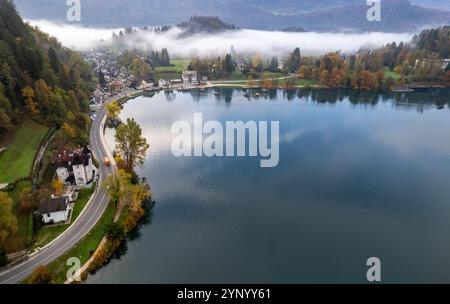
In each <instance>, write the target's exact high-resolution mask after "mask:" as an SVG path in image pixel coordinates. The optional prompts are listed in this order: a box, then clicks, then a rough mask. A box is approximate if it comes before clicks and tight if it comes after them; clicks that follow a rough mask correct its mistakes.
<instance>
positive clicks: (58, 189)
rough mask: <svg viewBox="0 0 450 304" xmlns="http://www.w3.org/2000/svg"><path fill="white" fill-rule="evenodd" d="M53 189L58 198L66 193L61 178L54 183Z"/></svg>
mask: <svg viewBox="0 0 450 304" xmlns="http://www.w3.org/2000/svg"><path fill="white" fill-rule="evenodd" d="M52 188H53V191H54V193H55V195H56V196H61V195H63V193H64V183H63V181H62V180H60V179H59V178H55V179H54V180H53V182H52Z"/></svg>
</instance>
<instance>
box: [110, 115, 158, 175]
mask: <svg viewBox="0 0 450 304" xmlns="http://www.w3.org/2000/svg"><path fill="white" fill-rule="evenodd" d="M115 138H116V143H117V151H118V153H119V154H120V155H121V156H122V158H123V159H124V161H125V164H126V171H127V172H129V173H131V172H132V171H133V169H134V167H136V166H142V165H143V164H144V160H145V155H146V153H147V150H148V148H149V147H150V146H149V145H148V144H147V140H146V139H145V137H143V136H142V129H141V127H140V126H139V125H138V124H137V122H136V121H135V120H134V118H131V119H130V118H128V119H127V123H126V124H122V125H120V126H119V127H118V128H117V132H116V136H115Z"/></svg>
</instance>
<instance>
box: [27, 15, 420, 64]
mask: <svg viewBox="0 0 450 304" xmlns="http://www.w3.org/2000/svg"><path fill="white" fill-rule="evenodd" d="M28 22H29V23H30V24H31V25H37V26H38V27H39V28H40V29H41V30H43V31H44V32H47V33H49V34H50V35H52V36H54V37H56V38H57V39H58V40H60V41H61V43H62V44H63V46H66V47H69V48H72V49H75V50H78V51H87V50H90V49H93V48H95V47H97V46H99V45H101V42H100V41H101V40H103V43H107V42H109V41H110V40H111V37H112V34H113V32H116V33H118V32H119V31H120V29H101V28H84V27H80V26H75V25H67V24H57V23H53V22H49V21H44V20H28ZM180 33H181V30H180V29H179V28H174V29H172V30H170V31H168V32H165V33H154V32H146V33H141V34H138V35H135V36H134V37H133V38H131V39H128V40H127V41H126V44H127V46H128V47H129V48H137V49H139V50H144V51H151V50H153V49H154V50H161V49H162V48H167V49H168V51H169V53H170V54H171V56H172V57H178V58H191V57H192V56H194V55H195V56H215V55H223V54H225V53H227V52H229V51H230V50H231V48H232V47H233V48H234V49H235V50H236V52H238V53H245V54H255V53H259V54H261V55H264V56H272V55H278V56H283V55H286V54H288V53H289V52H292V51H293V50H294V49H295V48H296V47H300V48H301V50H302V54H304V55H321V54H324V53H327V52H334V51H341V52H343V53H352V52H355V51H357V50H358V49H360V48H362V47H365V48H377V47H380V46H382V45H384V44H386V43H391V42H393V41H395V42H400V41H404V42H409V41H410V40H411V38H412V37H413V34H412V33H402V34H398V33H375V32H374V33H363V34H343V33H342V34H340V33H314V32H308V33H285V32H268V31H258V30H246V29H244V30H240V31H232V32H224V33H220V34H201V35H200V34H197V35H194V36H189V37H185V38H180V37H179V34H180Z"/></svg>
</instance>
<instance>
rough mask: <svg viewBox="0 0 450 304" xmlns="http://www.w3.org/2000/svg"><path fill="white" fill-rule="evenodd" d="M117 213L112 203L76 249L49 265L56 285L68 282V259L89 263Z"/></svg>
mask: <svg viewBox="0 0 450 304" xmlns="http://www.w3.org/2000/svg"><path fill="white" fill-rule="evenodd" d="M115 212H116V208H115V206H114V204H111V203H110V204H109V205H108V207H107V209H106V211H105V213H104V214H103V216H102V217H101V219H100V220H99V222H98V223H97V225H95V227H94V229H92V230H91V232H90V233H89V234H88V235H87V236H86V237H85V238H84V239H83V240H81V241H80V242H79V243H78V244H77V245H76V246H75V247H73V248H72V249H70V250H69V251H68V252H66V253H65V254H64V255H63V256H61V257H60V258H58V259H57V260H55V261H53V262H52V263H50V264H49V265H48V269H49V270H50V271H51V272H53V273H55V275H56V280H55V281H56V282H55V283H60V284H61V283H64V282H65V281H66V273H67V270H68V266H67V265H66V261H67V259H69V258H71V257H78V258H80V260H81V264H82V265H83V264H84V263H86V262H87V260H88V259H89V258H90V257H91V254H92V253H93V252H94V251H95V250H96V249H97V247H98V245H99V244H100V242H101V241H102V239H103V236H104V232H105V227H106V226H107V225H109V224H111V223H112V222H113V218H114V214H115Z"/></svg>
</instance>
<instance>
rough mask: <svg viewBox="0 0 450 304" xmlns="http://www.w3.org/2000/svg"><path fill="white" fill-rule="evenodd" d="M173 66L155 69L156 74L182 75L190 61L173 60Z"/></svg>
mask: <svg viewBox="0 0 450 304" xmlns="http://www.w3.org/2000/svg"><path fill="white" fill-rule="evenodd" d="M170 63H171V64H172V65H171V66H163V67H157V68H155V72H156V73H158V72H172V73H181V72H183V71H186V67H187V66H188V64H189V60H185V59H173V60H171V61H170Z"/></svg>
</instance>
